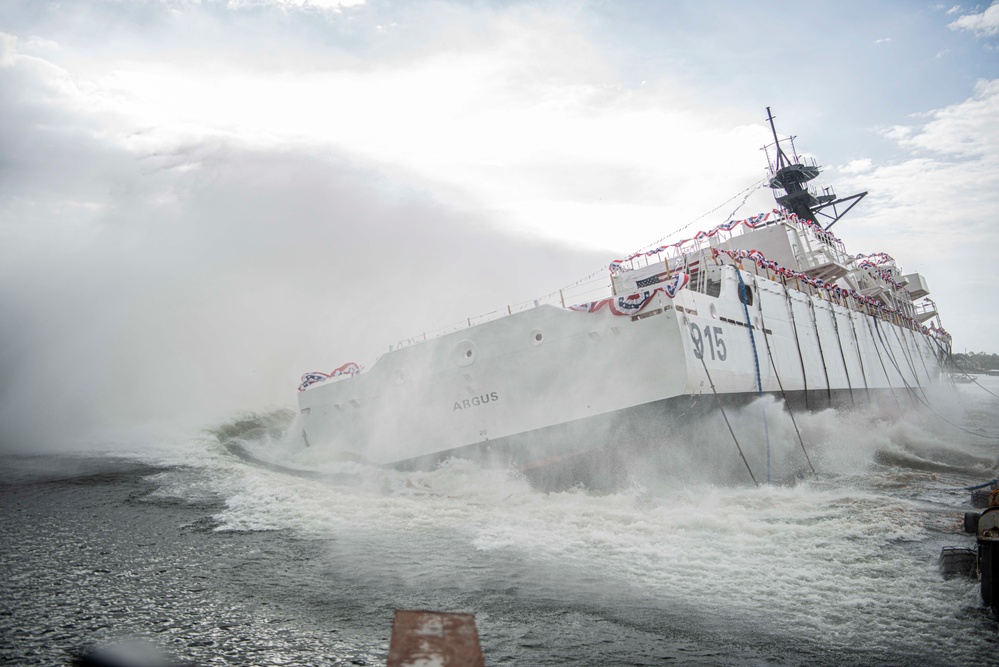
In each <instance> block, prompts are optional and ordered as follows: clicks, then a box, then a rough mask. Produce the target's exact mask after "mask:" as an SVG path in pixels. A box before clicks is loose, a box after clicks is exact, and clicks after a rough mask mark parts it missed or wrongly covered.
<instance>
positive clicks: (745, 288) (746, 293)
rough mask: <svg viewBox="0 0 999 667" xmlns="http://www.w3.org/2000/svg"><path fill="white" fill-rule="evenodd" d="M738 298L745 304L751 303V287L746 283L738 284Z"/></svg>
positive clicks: (750, 304) (749, 304)
mask: <svg viewBox="0 0 999 667" xmlns="http://www.w3.org/2000/svg"><path fill="white" fill-rule="evenodd" d="M739 300H740V301H742V302H743V303H744V304H746V305H747V306H752V305H753V288H752V287H750V286H749V285H746V284H741V285H739Z"/></svg>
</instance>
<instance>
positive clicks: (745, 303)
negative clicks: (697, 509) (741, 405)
mask: <svg viewBox="0 0 999 667" xmlns="http://www.w3.org/2000/svg"><path fill="white" fill-rule="evenodd" d="M735 275H736V276H738V277H739V296H740V298H741V299H742V312H743V313H745V315H746V330H747V331H748V332H749V345H750V347H752V348H753V364H755V365H756V389H757V391H758V392H759V395H760V396H763V378H762V377H761V375H760V356H759V355H758V354H757V353H756V337H755V336H753V322H752V320H750V319H749V298H748V295H747V289H746V283H745V282H744V281H743V280H742V271H740V270H739V267H735ZM757 291H758V290H757ZM763 336H764V338H765V337H766V332H764V334H763ZM760 410H761V411H762V412H763V435H764V437H765V438H766V441H767V483H768V484H769V483H770V424H768V423H767V412H766V406H763V405H761V406H760Z"/></svg>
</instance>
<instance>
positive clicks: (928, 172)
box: [837, 80, 999, 349]
mask: <svg viewBox="0 0 999 667" xmlns="http://www.w3.org/2000/svg"><path fill="white" fill-rule="evenodd" d="M997 117H999V80H991V81H980V82H978V84H977V85H976V86H975V90H974V94H973V95H972V96H971V97H969V98H968V99H966V100H965V101H963V102H961V103H958V104H954V105H950V106H947V107H944V108H941V109H937V110H934V111H931V112H929V113H926V114H922V115H920V116H919V117H917V118H916V119H914V120H915V121H916V122H914V123H913V124H911V125H908V126H897V127H893V128H890V129H888V130H885V131H883V134H884V136H885V137H886V138H888V139H890V140H891V141H893V142H895V143H896V144H897V146H898V147H899V148H900V149H902V150H904V151H905V152H906V154H907V157H906V158H905V159H902V160H899V161H896V162H880V163H871V164H870V165H867V164H866V160H865V161H861V164H862V166H867V167H869V168H868V169H866V170H861V169H857V168H856V165H855V163H850V164H849V165H847V168H844V169H841V170H840V173H841V174H842V177H843V178H842V180H841V181H840V182H838V183H837V186H838V187H837V190H838V191H840V192H845V191H847V189H850V190H851V191H856V190H861V189H863V190H869V191H870V196H869V198H868V201H866V202H865V206H864V208H863V209H862V210H861V211H860V212H859V213H858V214H857V215H858V216H863V218H862V219H861V220H859V221H858V222H857V223H855V224H852V225H850V226H849V227H844V230H843V231H842V232H841V233H843V234H845V235H848V236H849V237H850V247H851V249H852V250H853V251H854V252H858V251H864V252H869V251H871V250H887V251H888V252H889V253H891V254H893V255H894V256H895V257H896V259H898V260H899V262H900V264H901V266H902V268H903V269H904V270H906V271H913V270H916V271H920V272H922V273H923V274H924V275H925V276H927V279H928V280H929V282H930V286H931V288H932V289H933V292H934V293H933V298H936V299H937V300H938V303H939V304H940V307H941V309H942V311H943V317H944V324H945V326H948V328H952V329H954V330H955V331H956V332H958V336H957V337H956V340H955V345H957V346H958V347H959V348H960V349H963V348H964V347H966V346H967V347H972V348H975V349H979V348H981V349H989V348H990V346H991V345H993V344H994V343H993V341H992V339H991V334H990V333H989V332H990V331H992V330H994V328H995V327H999V316H997V315H996V313H995V312H994V311H993V310H991V309H987V308H982V307H981V304H983V303H990V302H991V301H992V300H993V295H992V292H993V291H994V287H993V285H992V280H991V278H987V277H986V274H985V273H984V272H982V271H980V270H979V268H978V267H987V266H991V265H992V263H993V260H992V254H993V249H994V248H995V247H996V246H997V244H999V231H997V229H996V226H995V211H997V210H999V126H997V125H996V123H995V119H996V118H997ZM840 183H842V186H840ZM844 224H845V223H844ZM846 230H849V231H846ZM948 315H949V316H950V319H949V320H948Z"/></svg>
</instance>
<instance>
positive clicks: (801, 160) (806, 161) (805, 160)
mask: <svg viewBox="0 0 999 667" xmlns="http://www.w3.org/2000/svg"><path fill="white" fill-rule="evenodd" d="M794 157H795V160H794V162H792V163H791V165H790V166H792V167H794V166H796V165H797V166H801V167H812V168H813V169H818V168H819V163H818V162H817V161H816V160H815V158H813V157H811V156H807V155H796V156H794ZM767 171H768V172H770V176H771V178H772V177H774V176H776V175H777V165H775V164H774V163H773V162H770V163H769V165H768V167H767Z"/></svg>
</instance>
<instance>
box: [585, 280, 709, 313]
mask: <svg viewBox="0 0 999 667" xmlns="http://www.w3.org/2000/svg"><path fill="white" fill-rule="evenodd" d="M689 282H690V276H689V275H687V274H686V273H684V272H682V271H680V272H678V273H676V274H674V275H673V277H672V278H670V279H669V280H667V281H666V283H665V284H664V285H663V286H662V287H656V288H655V289H651V290H643V291H641V292H636V293H635V294H628V295H627V296H612V297H608V298H606V299H600V300H599V301H591V302H589V303H582V304H579V305H576V306H571V307H570V310H575V311H578V312H581V313H595V312H597V311H599V310H601V309H602V308H607V309H608V310H610V311H611V312H612V313H614V314H615V315H634V314H636V313H638V312H640V311H641V310H642V309H643V308H645V307H646V306H647V305H649V302H650V301H652V298H653V297H654V296H655V295H656V294H665V295H666V296H668V297H669V298H671V299H674V298H676V295H677V293H678V292H679V291H680V290H682V289H683V288H684V287H686V286H687V283H689Z"/></svg>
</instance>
